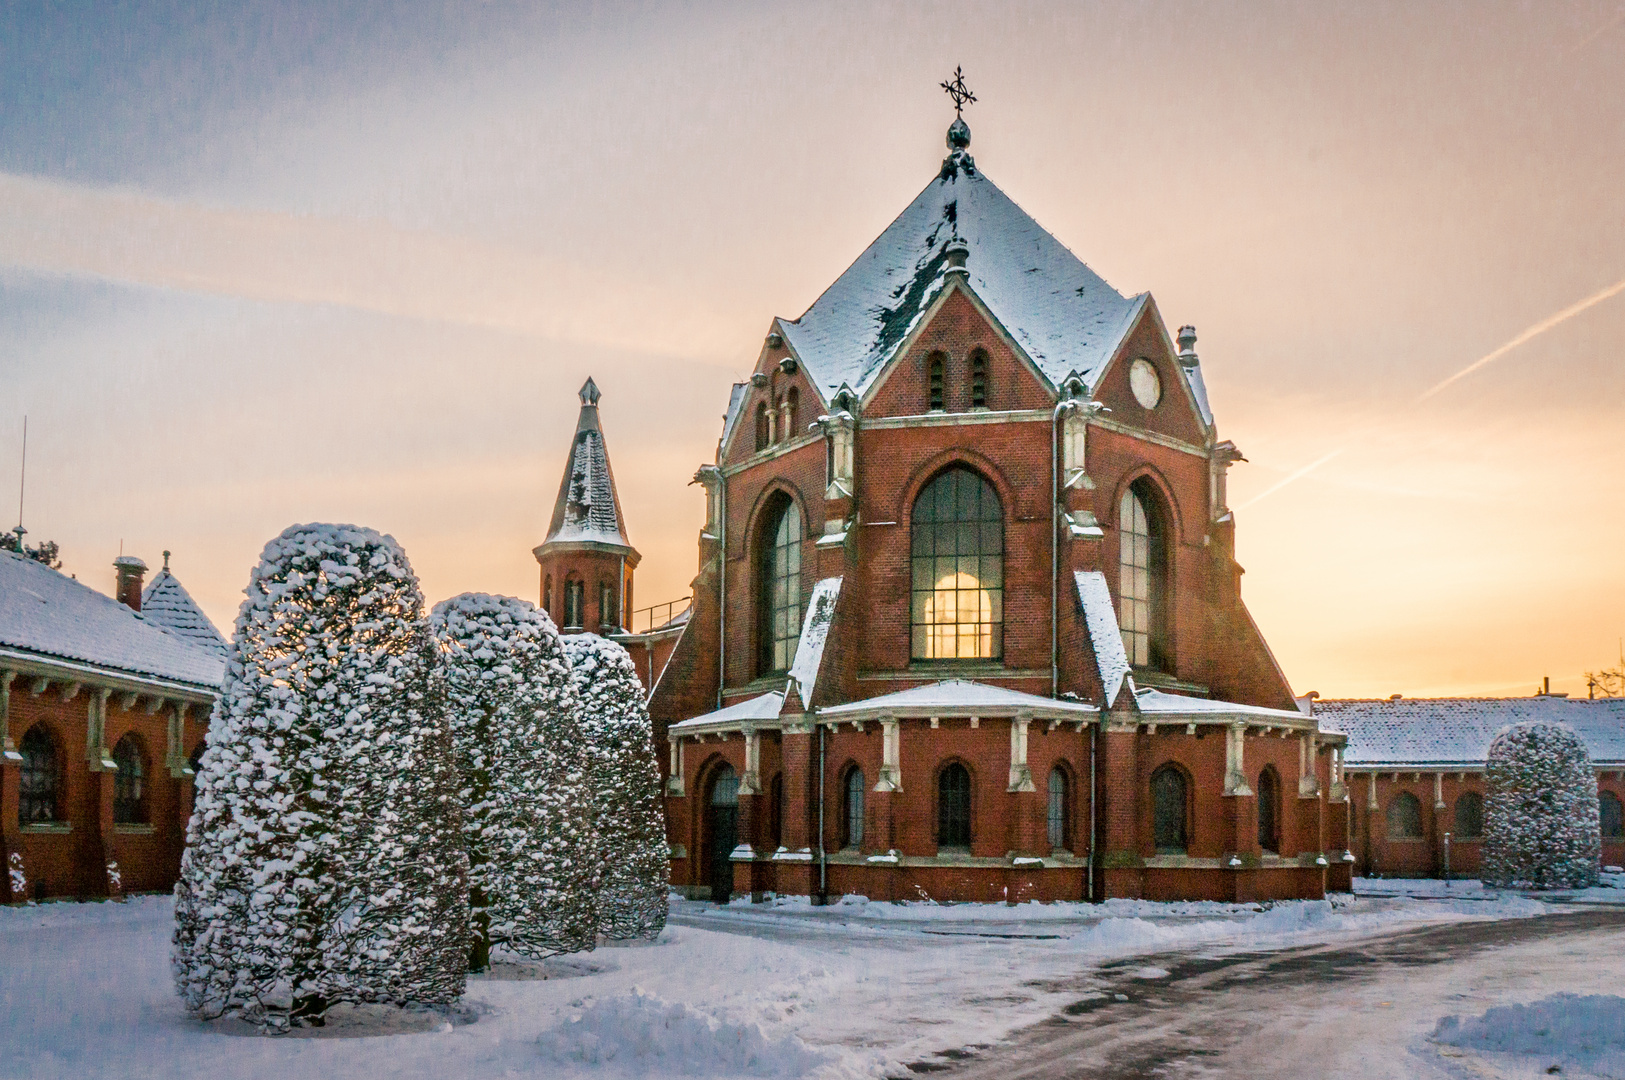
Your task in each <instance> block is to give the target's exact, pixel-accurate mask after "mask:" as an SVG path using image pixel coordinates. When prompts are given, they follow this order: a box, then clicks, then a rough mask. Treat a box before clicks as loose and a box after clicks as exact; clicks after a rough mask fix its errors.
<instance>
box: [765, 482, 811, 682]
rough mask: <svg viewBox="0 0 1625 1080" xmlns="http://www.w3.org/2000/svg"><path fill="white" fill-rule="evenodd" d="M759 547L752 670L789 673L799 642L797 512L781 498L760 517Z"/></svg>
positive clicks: (787, 498)
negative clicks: (754, 651) (754, 653)
mask: <svg viewBox="0 0 1625 1080" xmlns="http://www.w3.org/2000/svg"><path fill="white" fill-rule="evenodd" d="M764 520H765V524H764V526H763V529H762V533H761V539H760V541H759V542H758V545H757V547H758V550H759V551H760V554H759V556H758V559H759V564H758V570H757V572H758V581H759V585H758V590H757V605H756V609H757V617H758V619H759V620H760V622H759V625H758V628H757V642H758V656H757V669H758V672H759V673H760V674H762V675H769V674H773V673H774V672H779V671H788V670H790V662H791V661H792V660H794V659H795V655H796V642H797V641H799V640H800V638H801V533H802V528H801V509H800V507H798V506H797V505H796V501H795V500H794V499H792V498H790V496H788V495H786V494H784V493H783V492H780V493H779V494H778V495H776V496H774V502H773V504H772V505H771V506H770V507H769V508H768V512H767V513H766V514H765V515H764Z"/></svg>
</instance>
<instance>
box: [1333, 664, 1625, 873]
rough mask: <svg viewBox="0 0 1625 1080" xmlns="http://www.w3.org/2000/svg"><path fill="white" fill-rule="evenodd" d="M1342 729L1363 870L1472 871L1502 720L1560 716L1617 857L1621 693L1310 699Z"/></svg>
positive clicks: (1624, 715)
mask: <svg viewBox="0 0 1625 1080" xmlns="http://www.w3.org/2000/svg"><path fill="white" fill-rule="evenodd" d="M1314 712H1315V715H1316V716H1317V717H1318V718H1319V720H1320V724H1321V726H1322V727H1324V728H1327V729H1329V730H1332V731H1339V732H1342V733H1343V734H1344V735H1346V736H1347V737H1348V756H1347V761H1346V764H1345V768H1346V776H1347V783H1348V788H1349V796H1350V807H1351V813H1350V823H1349V824H1350V833H1351V840H1352V843H1351V848H1352V850H1353V852H1354V855H1355V859H1356V862H1355V868H1356V870H1357V872H1358V873H1360V874H1362V875H1365V876H1370V877H1406V878H1412V877H1444V876H1445V875H1446V874H1449V875H1450V876H1452V877H1474V876H1476V875H1477V874H1478V870H1479V850H1480V846H1481V844H1482V841H1483V839H1484V798H1485V796H1486V792H1485V789H1484V766H1485V762H1486V760H1487V758H1488V756H1489V749H1490V743H1491V742H1493V741H1494V740H1495V736H1496V733H1497V732H1499V731H1500V730H1501V729H1502V728H1504V727H1506V726H1507V725H1509V724H1516V723H1521V722H1524V721H1528V720H1544V721H1551V722H1555V723H1561V724H1566V725H1568V726H1569V727H1570V728H1572V729H1573V730H1574V731H1575V732H1576V733H1577V734H1578V735H1579V736H1580V738H1581V739H1582V740H1583V741H1584V742H1585V744H1586V748H1587V750H1588V751H1589V752H1590V754H1591V762H1592V764H1593V765H1594V766H1595V767H1596V770H1597V801H1598V810H1599V816H1600V818H1601V823H1602V862H1603V864H1604V865H1611V866H1620V865H1625V700H1620V699H1610V700H1600V701H1580V700H1570V699H1568V698H1563V697H1556V696H1552V695H1547V694H1540V695H1536V696H1535V697H1527V698H1391V699H1388V700H1375V701H1353V700H1346V701H1317V702H1315V703H1314Z"/></svg>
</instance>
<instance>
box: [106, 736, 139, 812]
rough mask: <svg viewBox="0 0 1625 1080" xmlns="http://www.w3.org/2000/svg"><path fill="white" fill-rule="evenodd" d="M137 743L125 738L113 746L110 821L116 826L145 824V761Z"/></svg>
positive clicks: (130, 737)
mask: <svg viewBox="0 0 1625 1080" xmlns="http://www.w3.org/2000/svg"><path fill="white" fill-rule="evenodd" d="M146 757H147V756H146V754H144V753H142V750H141V740H140V739H138V738H136V737H135V736H134V735H126V736H124V738H122V739H120V740H119V741H118V744H117V745H116V746H114V747H113V763H114V764H115V765H117V766H118V772H117V773H115V774H114V776H113V822H114V824H117V825H144V824H146V822H147V761H146Z"/></svg>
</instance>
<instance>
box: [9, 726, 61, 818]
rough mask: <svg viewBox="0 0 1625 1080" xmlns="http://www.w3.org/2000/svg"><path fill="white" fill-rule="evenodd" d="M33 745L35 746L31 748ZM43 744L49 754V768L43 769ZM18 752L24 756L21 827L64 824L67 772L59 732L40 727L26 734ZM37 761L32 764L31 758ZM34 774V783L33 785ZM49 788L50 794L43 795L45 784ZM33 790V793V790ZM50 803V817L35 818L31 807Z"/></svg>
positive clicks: (20, 782) (20, 785) (20, 788)
mask: <svg viewBox="0 0 1625 1080" xmlns="http://www.w3.org/2000/svg"><path fill="white" fill-rule="evenodd" d="M36 736H37V739H36ZM31 743H32V744H33V745H32V746H31V745H30V744H31ZM40 743H43V744H44V750H45V751H46V752H47V753H48V754H49V763H48V765H46V766H44V767H42V766H41V764H40V762H39V754H38V750H39V747H40ZM17 749H18V750H19V751H20V752H21V753H22V755H23V762H22V768H21V769H19V770H18V772H19V777H18V785H17V786H18V803H17V823H18V825H20V826H28V825H55V824H58V823H60V822H61V821H62V820H63V813H62V801H63V796H64V794H65V792H64V790H63V789H64V788H65V787H66V786H67V785H66V783H65V780H66V776H65V775H64V772H63V760H62V758H63V754H62V740H61V739H59V738H57V735H56V732H54V731H52V730H51V728H50V725H48V724H44V723H38V724H35V725H33V726H32V727H30V728H29V729H28V730H27V731H26V732H24V733H23V737H22V739H21V740H20V741H19V742H18V744H17ZM31 756H32V757H33V761H32V762H31V761H30V757H31ZM31 774H32V777H33V782H32V783H31V782H30V775H31ZM42 780H43V781H44V783H45V784H46V785H48V790H47V791H44V792H42V791H40V790H39V788H40V786H41V781H42ZM31 789H32V790H31ZM47 800H48V802H49V806H48V809H49V811H50V813H49V815H48V816H47V815H42V814H37V813H35V814H31V813H29V808H30V806H31V805H42V804H44V803H45V802H46V801H47Z"/></svg>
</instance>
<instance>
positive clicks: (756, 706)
mask: <svg viewBox="0 0 1625 1080" xmlns="http://www.w3.org/2000/svg"><path fill="white" fill-rule="evenodd" d="M783 709H784V691H783V690H770V691H768V692H767V693H765V694H761V695H759V696H757V697H753V698H746V699H745V700H744V701H737V702H735V703H734V704H732V705H729V706H728V707H727V708H725V709H717V710H716V711H715V712H708V713H705V714H703V715H701V716H694V717H690V718H689V719H687V720H684V721H682V722H681V723H677V724H673V725H672V726H671V727H670V728H669V729H668V730H670V731H692V730H693V729H695V728H710V727H717V726H726V725H728V724H737V723H740V722H741V721H746V720H777V719H778V718H779V713H780V712H781V711H782V710H783Z"/></svg>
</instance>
